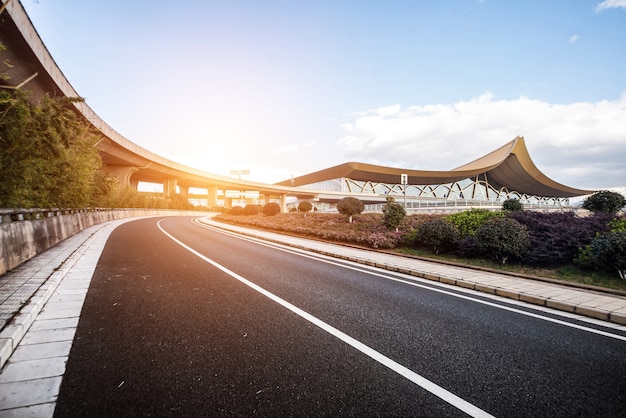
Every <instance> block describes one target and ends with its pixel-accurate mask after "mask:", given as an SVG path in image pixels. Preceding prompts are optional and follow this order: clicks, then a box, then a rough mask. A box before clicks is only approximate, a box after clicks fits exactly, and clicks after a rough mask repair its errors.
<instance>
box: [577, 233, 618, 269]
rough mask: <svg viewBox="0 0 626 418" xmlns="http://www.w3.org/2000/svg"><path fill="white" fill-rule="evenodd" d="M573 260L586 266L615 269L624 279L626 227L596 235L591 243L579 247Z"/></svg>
mask: <svg viewBox="0 0 626 418" xmlns="http://www.w3.org/2000/svg"><path fill="white" fill-rule="evenodd" d="M575 262H576V264H578V265H580V266H582V267H586V268H593V267H595V268H599V269H601V270H605V271H609V270H617V273H618V275H619V277H620V278H621V279H622V280H626V229H612V230H611V231H610V232H608V233H606V234H598V235H596V237H595V238H594V240H593V241H591V244H589V245H586V246H585V247H584V248H581V249H580V254H579V256H578V258H577V259H576V260H575Z"/></svg>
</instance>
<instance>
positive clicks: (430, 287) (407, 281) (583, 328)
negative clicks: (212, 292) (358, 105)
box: [194, 222, 626, 341]
mask: <svg viewBox="0 0 626 418" xmlns="http://www.w3.org/2000/svg"><path fill="white" fill-rule="evenodd" d="M194 223H195V222H194ZM195 224H196V225H198V226H200V227H203V228H205V229H211V230H213V231H215V232H219V233H222V234H225V235H232V236H235V237H239V238H240V239H244V240H247V241H250V242H254V243H256V244H258V245H264V246H266V247H270V248H274V249H277V250H280V251H285V252H288V253H291V254H295V255H299V256H301V257H305V258H310V259H312V260H318V261H321V262H324V263H327V264H331V265H335V266H339V267H343V268H346V269H349V270H354V271H358V272H360V273H365V274H369V275H372V276H377V277H381V278H383V279H386V280H392V281H395V282H400V283H404V284H407V285H409V286H414V287H419V288H422V289H427V290H432V291H433V292H438V293H442V294H445V295H449V296H454V297H457V298H460V299H465V300H468V301H471V302H476V303H481V304H483V305H487V306H491V307H494V308H498V309H503V310H505V311H509V312H514V313H517V314H520V315H526V316H529V317H531V318H535V319H540V320H543V321H547V322H552V323H554V324H558V325H563V326H566V327H570V328H574V329H578V330H580V331H585V332H591V333H593V334H597V335H602V336H603V337H609V338H614V339H616V340H620V341H626V336H623V335H619V334H612V333H610V332H606V331H602V330H598V329H595V328H589V327H586V326H584V325H579V324H573V323H571V322H567V321H562V320H560V319H556V318H550V317H547V316H543V315H540V314H536V313H533V312H528V311H525V310H522V309H517V308H512V307H510V306H503V305H500V304H498V303H495V302H489V301H486V300H482V299H476V298H475V297H472V296H466V295H461V294H459V293H456V292H450V291H447V290H444V289H440V288H437V287H434V286H436V285H435V283H433V284H429V285H423V284H420V283H417V282H416V280H421V279H417V278H410V279H400V278H398V277H392V276H389V275H388V274H383V273H377V272H375V271H374V270H373V269H374V268H375V267H372V269H369V270H366V269H363V268H361V267H356V266H349V265H347V264H346V263H353V261H349V260H344V263H338V262H335V261H332V260H327V259H324V258H321V256H320V255H309V254H306V253H302V252H300V251H305V250H300V251H298V250H296V249H293V248H288V247H287V248H283V247H282V246H281V245H280V244H274V243H270V244H268V243H266V242H263V241H261V240H258V241H257V239H255V238H250V237H246V236H241V235H238V234H236V233H233V232H224V231H222V230H220V229H219V228H212V227H210V226H208V225H201V224H198V223H195ZM398 274H399V275H400V274H402V273H398ZM489 296H490V295H488V294H486V295H485V297H489ZM507 303H510V302H508V301H507ZM544 308H545V307H544ZM545 309H548V308H545ZM550 313H551V314H553V315H560V312H558V311H550ZM576 319H578V318H576ZM581 320H584V318H581ZM608 325H612V324H607V325H604V324H602V326H604V327H609V326H608Z"/></svg>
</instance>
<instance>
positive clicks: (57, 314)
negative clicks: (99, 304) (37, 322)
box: [37, 305, 82, 320]
mask: <svg viewBox="0 0 626 418" xmlns="http://www.w3.org/2000/svg"><path fill="white" fill-rule="evenodd" d="M81 310H82V305H81V306H78V307H71V308H62V309H55V307H46V308H44V310H43V311H41V313H40V314H39V316H38V317H37V319H41V320H46V319H62V318H73V317H77V316H80V312H81Z"/></svg>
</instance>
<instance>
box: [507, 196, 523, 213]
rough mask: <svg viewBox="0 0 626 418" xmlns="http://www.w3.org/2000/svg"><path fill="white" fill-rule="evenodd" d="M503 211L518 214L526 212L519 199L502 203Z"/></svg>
mask: <svg viewBox="0 0 626 418" xmlns="http://www.w3.org/2000/svg"><path fill="white" fill-rule="evenodd" d="M502 210H505V211H508V212H518V211H522V210H524V205H523V204H522V202H520V201H519V200H517V199H507V200H505V201H504V202H502Z"/></svg>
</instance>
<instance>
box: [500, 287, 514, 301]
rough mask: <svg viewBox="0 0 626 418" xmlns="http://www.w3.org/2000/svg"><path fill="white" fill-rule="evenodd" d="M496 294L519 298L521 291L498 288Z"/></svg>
mask: <svg viewBox="0 0 626 418" xmlns="http://www.w3.org/2000/svg"><path fill="white" fill-rule="evenodd" d="M496 295H498V296H503V297H505V298H509V299H515V300H519V292H517V291H515V290H509V289H496Z"/></svg>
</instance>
